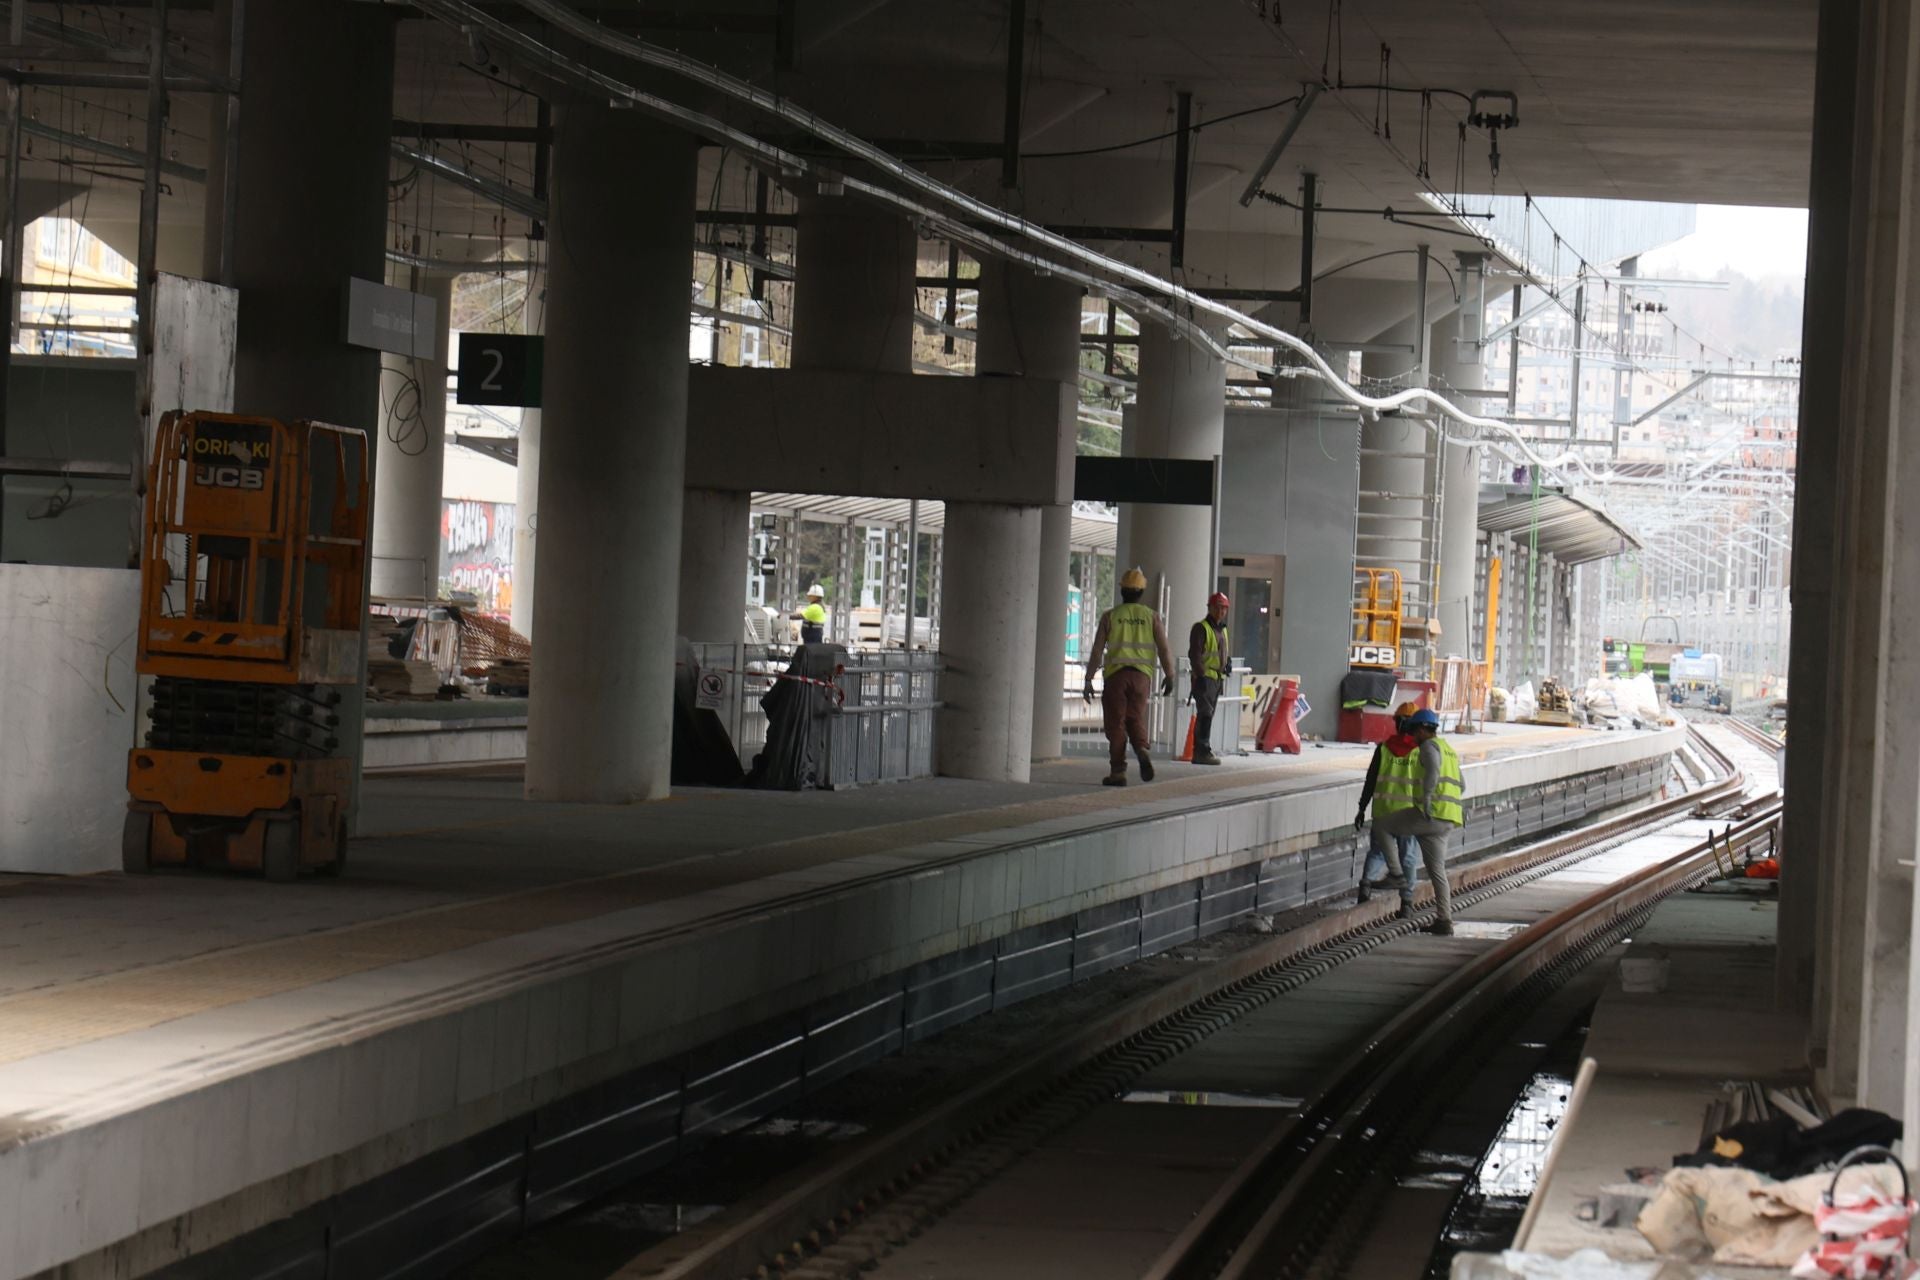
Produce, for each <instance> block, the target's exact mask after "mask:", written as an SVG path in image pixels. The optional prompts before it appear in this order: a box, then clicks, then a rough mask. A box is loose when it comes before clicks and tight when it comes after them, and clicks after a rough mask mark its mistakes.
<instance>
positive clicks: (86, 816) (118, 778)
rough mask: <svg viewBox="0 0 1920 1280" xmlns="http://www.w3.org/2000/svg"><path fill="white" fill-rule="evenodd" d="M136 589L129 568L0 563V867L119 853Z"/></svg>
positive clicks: (87, 864)
mask: <svg viewBox="0 0 1920 1280" xmlns="http://www.w3.org/2000/svg"><path fill="white" fill-rule="evenodd" d="M128 416H129V418H131V414H129V415H128ZM120 532H121V534H122V536H124V535H125V532H126V530H125V526H124V525H122V526H121V529H120ZM139 592H140V575H139V574H137V573H135V572H133V571H132V570H129V569H91V568H67V567H59V566H53V565H15V564H8V565H0V725H5V726H6V733H7V748H6V750H5V751H0V871H32V872H39V873H42V874H48V873H52V874H60V875H80V874H85V873H87V872H93V871H107V870H112V869H115V868H117V867H119V865H120V825H121V820H122V818H123V816H124V815H125V813H126V799H127V788H126V776H127V749H128V748H129V747H131V746H133V734H134V704H135V698H134V675H133V649H134V644H133V632H134V620H135V615H136V613H137V612H138V607H139V606H138V601H139Z"/></svg>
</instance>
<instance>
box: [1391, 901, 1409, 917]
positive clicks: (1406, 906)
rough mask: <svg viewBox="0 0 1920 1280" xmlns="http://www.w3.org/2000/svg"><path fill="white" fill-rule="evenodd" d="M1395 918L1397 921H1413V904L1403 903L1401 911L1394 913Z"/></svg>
mask: <svg viewBox="0 0 1920 1280" xmlns="http://www.w3.org/2000/svg"><path fill="white" fill-rule="evenodd" d="M1393 918H1394V919H1395V920H1411V919H1413V904H1412V903H1411V902H1403V903H1401V904H1400V909H1399V910H1398V911H1396V912H1394V913H1393Z"/></svg>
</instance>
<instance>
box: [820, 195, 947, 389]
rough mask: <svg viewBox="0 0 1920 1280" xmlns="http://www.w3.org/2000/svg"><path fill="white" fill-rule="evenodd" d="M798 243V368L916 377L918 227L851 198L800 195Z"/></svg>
mask: <svg viewBox="0 0 1920 1280" xmlns="http://www.w3.org/2000/svg"><path fill="white" fill-rule="evenodd" d="M799 239H800V246H799V250H798V252H797V253H796V254H795V261H794V278H793V361H792V362H793V367H794V368H796V369H860V370H870V371H872V372H875V373H911V372H913V303H914V296H915V295H914V283H913V281H914V276H915V275H916V274H917V271H918V265H917V262H918V252H919V241H918V237H917V236H916V235H915V233H914V229H913V224H912V223H910V222H908V221H907V220H906V219H905V218H902V217H901V216H900V215H898V214H896V213H890V212H888V211H887V210H885V209H882V208H880V207H879V206H877V205H871V204H866V203H864V202H862V201H859V200H856V199H853V198H852V197H849V196H803V197H801V199H800V221H799Z"/></svg>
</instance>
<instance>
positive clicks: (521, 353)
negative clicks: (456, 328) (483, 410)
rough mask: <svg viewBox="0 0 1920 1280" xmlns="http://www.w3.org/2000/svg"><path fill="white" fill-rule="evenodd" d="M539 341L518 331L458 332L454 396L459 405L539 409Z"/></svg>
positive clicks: (539, 339) (540, 342)
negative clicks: (458, 348) (492, 405)
mask: <svg viewBox="0 0 1920 1280" xmlns="http://www.w3.org/2000/svg"><path fill="white" fill-rule="evenodd" d="M542 341H543V340H542V339H541V338H538V337H529V336H525V335H522V334H517V333H463V334H461V335H460V374H459V378H458V380H457V381H456V383H455V388H454V398H455V399H456V400H458V401H459V402H460V403H461V404H511V405H520V406H522V407H523V408H528V409H538V408H539V407H540V363H541V360H540V357H541V344H542Z"/></svg>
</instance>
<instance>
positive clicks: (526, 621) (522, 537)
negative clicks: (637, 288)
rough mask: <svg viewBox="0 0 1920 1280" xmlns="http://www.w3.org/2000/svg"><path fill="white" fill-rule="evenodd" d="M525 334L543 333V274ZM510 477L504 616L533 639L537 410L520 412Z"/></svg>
mask: <svg viewBox="0 0 1920 1280" xmlns="http://www.w3.org/2000/svg"><path fill="white" fill-rule="evenodd" d="M522 315H523V316H524V321H523V324H524V328H525V330H526V332H528V333H537V334H544V333H545V332H546V331H547V273H546V272H545V271H544V270H540V271H535V272H532V273H530V274H529V275H528V277H527V305H526V309H525V310H524V311H523V312H522ZM515 462H516V465H515V467H514V477H513V604H512V608H511V610H510V612H509V613H508V618H509V621H510V623H511V625H512V627H513V629H514V630H515V631H517V632H519V633H520V634H521V635H523V636H526V637H528V638H529V639H531V638H532V636H533V601H534V580H535V575H536V573H537V566H536V564H535V561H536V560H537V559H538V558H539V557H538V554H537V546H538V534H539V531H540V410H538V409H522V410H521V411H520V438H519V441H518V443H517V446H516V450H515Z"/></svg>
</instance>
